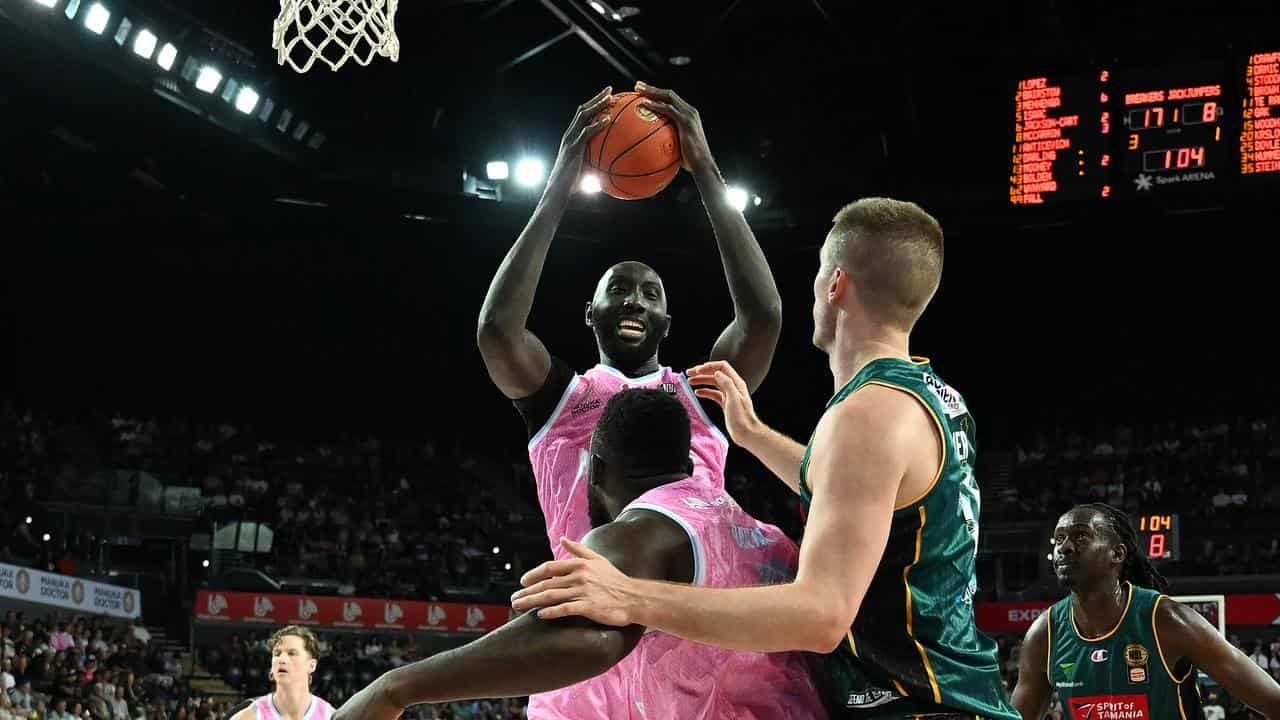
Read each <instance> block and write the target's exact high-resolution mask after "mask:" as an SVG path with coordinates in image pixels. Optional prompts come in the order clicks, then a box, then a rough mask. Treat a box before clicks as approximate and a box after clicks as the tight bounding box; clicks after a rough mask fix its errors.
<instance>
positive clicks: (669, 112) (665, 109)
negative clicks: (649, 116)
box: [640, 102, 682, 120]
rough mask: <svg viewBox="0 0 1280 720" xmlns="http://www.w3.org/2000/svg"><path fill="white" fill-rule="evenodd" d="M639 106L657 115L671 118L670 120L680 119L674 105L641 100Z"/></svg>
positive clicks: (680, 116) (679, 114)
mask: <svg viewBox="0 0 1280 720" xmlns="http://www.w3.org/2000/svg"><path fill="white" fill-rule="evenodd" d="M640 107H642V108H644V109H646V110H651V111H653V112H655V113H657V114H659V115H663V116H666V117H669V118H671V119H672V120H680V119H682V115H681V113H680V111H679V110H677V109H676V108H675V107H673V106H671V105H668V104H667V103H663V102H642V103H640Z"/></svg>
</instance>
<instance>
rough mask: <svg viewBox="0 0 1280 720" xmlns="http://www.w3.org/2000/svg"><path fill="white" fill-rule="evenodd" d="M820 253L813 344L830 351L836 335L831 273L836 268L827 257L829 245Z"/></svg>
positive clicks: (814, 291)
mask: <svg viewBox="0 0 1280 720" xmlns="http://www.w3.org/2000/svg"><path fill="white" fill-rule="evenodd" d="M829 242H830V241H829V240H828V242H827V243H823V248H822V251H821V252H820V253H819V262H818V274H817V275H816V276H814V278H813V344H814V347H816V348H818V349H819V350H821V351H823V352H826V353H829V352H830V351H831V343H832V342H834V341H835V336H836V308H835V306H834V305H832V304H831V279H832V278H831V275H832V272H833V271H834V270H835V268H834V266H832V265H831V264H830V263H829V261H828V259H827V246H828V243H829Z"/></svg>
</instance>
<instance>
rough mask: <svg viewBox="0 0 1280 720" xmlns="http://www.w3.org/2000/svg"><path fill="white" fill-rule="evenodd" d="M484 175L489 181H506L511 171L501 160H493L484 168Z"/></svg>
mask: <svg viewBox="0 0 1280 720" xmlns="http://www.w3.org/2000/svg"><path fill="white" fill-rule="evenodd" d="M484 174H485V176H486V177H488V178H489V179H490V180H506V179H507V178H508V177H510V176H511V169H510V168H508V167H507V163H506V162H505V161H503V160H494V161H492V162H490V163H488V164H486V165H485V166H484Z"/></svg>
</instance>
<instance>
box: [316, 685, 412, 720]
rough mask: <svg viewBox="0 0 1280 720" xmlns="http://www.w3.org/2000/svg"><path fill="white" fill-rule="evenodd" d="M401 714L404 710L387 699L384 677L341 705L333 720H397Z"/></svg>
mask: <svg viewBox="0 0 1280 720" xmlns="http://www.w3.org/2000/svg"><path fill="white" fill-rule="evenodd" d="M403 713H404V708H402V707H398V706H397V705H396V704H395V701H394V700H392V699H391V698H390V697H389V694H388V693H387V690H386V676H385V675H384V676H383V677H380V678H378V679H377V680H374V681H373V682H372V683H370V684H369V685H368V686H366V687H365V688H364V689H363V690H361V691H360V692H358V693H356V694H355V695H352V696H351V699H350V700H347V701H346V702H344V703H342V707H340V708H338V709H337V710H335V711H334V713H333V720H397V718H399V717H400V716H401V715H402V714H403Z"/></svg>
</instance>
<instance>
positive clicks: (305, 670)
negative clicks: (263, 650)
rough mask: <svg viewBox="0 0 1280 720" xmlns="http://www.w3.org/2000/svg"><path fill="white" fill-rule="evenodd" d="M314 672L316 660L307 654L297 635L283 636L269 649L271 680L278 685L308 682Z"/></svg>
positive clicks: (305, 647)
mask: <svg viewBox="0 0 1280 720" xmlns="http://www.w3.org/2000/svg"><path fill="white" fill-rule="evenodd" d="M315 671H316V659H315V658H313V657H311V653H309V652H307V645H306V643H304V642H303V641H302V638H300V637H298V636H297V635H285V636H284V637H283V638H281V639H280V642H278V643H276V646H275V647H274V648H272V649H271V679H272V680H275V681H276V683H277V684H280V683H294V684H298V683H301V684H303V685H306V684H308V683H309V682H310V678H311V673H313V672H315Z"/></svg>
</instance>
